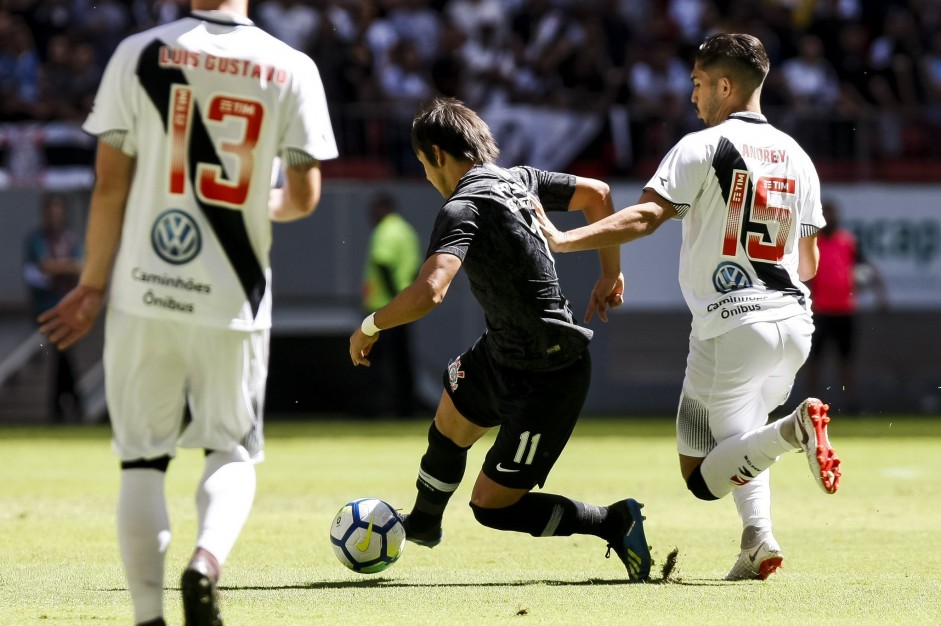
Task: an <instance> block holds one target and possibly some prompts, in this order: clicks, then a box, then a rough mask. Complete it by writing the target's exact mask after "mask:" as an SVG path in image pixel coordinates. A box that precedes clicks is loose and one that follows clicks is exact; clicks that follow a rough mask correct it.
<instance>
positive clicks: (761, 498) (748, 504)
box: [732, 470, 771, 530]
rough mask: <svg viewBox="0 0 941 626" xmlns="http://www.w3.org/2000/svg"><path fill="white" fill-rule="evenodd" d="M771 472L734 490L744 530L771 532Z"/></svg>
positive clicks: (734, 497)
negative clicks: (752, 528) (754, 529)
mask: <svg viewBox="0 0 941 626" xmlns="http://www.w3.org/2000/svg"><path fill="white" fill-rule="evenodd" d="M770 477H771V472H769V471H768V470H765V471H763V472H762V473H760V474H758V476H756V477H755V478H753V479H752V480H751V481H749V482H748V483H746V484H744V485H742V486H741V487H738V488H736V489H733V490H732V498H733V499H734V500H735V508H736V509H738V516H739V517H740V518H742V528H743V529H745V528H748V527H749V526H753V527H755V528H758V529H761V530H765V529H766V530H771V478H770Z"/></svg>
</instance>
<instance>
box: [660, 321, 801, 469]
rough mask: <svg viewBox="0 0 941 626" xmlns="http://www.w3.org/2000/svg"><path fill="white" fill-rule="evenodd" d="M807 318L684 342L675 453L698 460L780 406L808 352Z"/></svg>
mask: <svg viewBox="0 0 941 626" xmlns="http://www.w3.org/2000/svg"><path fill="white" fill-rule="evenodd" d="M813 331H814V325H813V322H812V321H811V318H810V316H809V315H808V316H804V315H802V316H796V317H791V318H789V319H786V320H782V321H778V322H756V323H754V324H748V325H746V326H739V327H738V328H735V329H733V330H731V331H729V332H727V333H724V334H722V335H719V336H718V337H714V338H712V339H705V340H700V339H696V338H695V337H690V339H689V357H688V358H687V360H686V377H685V378H684V380H683V393H682V394H681V396H680V405H679V408H678V410H677V415H676V435H677V437H676V441H677V445H676V447H677V451H678V452H679V453H680V454H682V455H684V456H693V457H704V456H706V454H708V453H709V451H710V450H712V449H713V448H714V447H715V446H716V443H717V442H719V441H724V440H725V439H728V438H729V437H733V436H735V435H740V434H742V433H745V432H748V431H750V430H754V429H755V428H758V427H759V426H762V425H764V424H766V423H767V422H768V414H769V413H770V412H771V411H773V410H774V409H775V408H776V407H777V406H779V405H781V404H783V403H784V401H785V400H787V398H788V396H789V395H790V393H791V389H792V388H793V386H794V379H795V377H796V376H797V371H798V370H799V369H800V368H801V366H802V365H803V364H804V361H805V360H806V359H807V355H808V354H809V353H810V339H811V335H812V334H813Z"/></svg>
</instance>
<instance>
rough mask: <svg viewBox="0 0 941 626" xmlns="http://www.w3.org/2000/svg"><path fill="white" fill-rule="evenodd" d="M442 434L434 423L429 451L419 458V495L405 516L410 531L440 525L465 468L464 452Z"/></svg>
mask: <svg viewBox="0 0 941 626" xmlns="http://www.w3.org/2000/svg"><path fill="white" fill-rule="evenodd" d="M468 449H469V447H468V448H462V447H461V446H459V445H457V444H455V443H454V442H453V441H451V440H450V439H448V438H447V437H445V436H444V435H442V434H441V431H439V430H438V427H437V426H435V423H434V422H432V423H431V427H430V428H429V429H428V448H427V450H425V454H424V456H422V458H421V464H420V466H419V472H418V480H417V481H416V483H415V486H416V487H417V488H418V495H417V496H416V498H415V505H414V506H413V507H412V511H411V512H410V513H409V516H408V526H409V527H410V528H411V529H412V530H417V531H421V530H425V529H431V528H435V527H436V526H440V525H441V518H442V516H443V515H444V509H445V507H447V505H448V500H450V499H451V496H452V495H453V494H454V491H455V490H456V489H457V488H458V485H460V484H461V479H462V478H463V477H464V469H465V468H466V466H467V450H468Z"/></svg>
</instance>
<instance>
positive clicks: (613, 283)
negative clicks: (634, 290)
mask: <svg viewBox="0 0 941 626" xmlns="http://www.w3.org/2000/svg"><path fill="white" fill-rule="evenodd" d="M622 304H624V274H621V273H618V275H617V277H616V278H614V279H612V278H606V277H604V276H602V277H601V278H599V279H598V282H596V283H595V288H594V289H592V290H591V298H590V299H589V302H588V310H587V311H585V323H586V324H587V323H588V322H590V321H591V318H592V317H593V316H594V314H595V313H598V317H599V318H600V319H601V321H602V322H607V321H608V307H611V308H612V309H615V308H617V307H619V306H621V305H622Z"/></svg>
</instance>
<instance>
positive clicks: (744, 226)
mask: <svg viewBox="0 0 941 626" xmlns="http://www.w3.org/2000/svg"><path fill="white" fill-rule="evenodd" d="M749 178H750V177H749V173H748V172H747V171H746V170H735V171H734V172H733V173H732V188H731V191H730V193H729V202H728V219H727V220H726V223H725V237H724V238H723V240H722V254H723V255H724V256H732V257H734V256H736V253H737V252H738V243H739V241H742V243H743V245H744V246H745V254H747V255H748V258H749V259H751V260H752V261H759V262H762V261H763V262H766V263H777V262H779V261H781V259H783V258H784V247H785V245H786V244H787V239H788V235H789V234H790V232H791V227H792V225H793V222H794V208H793V205H794V203H795V202H796V200H797V181H795V180H794V179H793V178H778V177H773V176H762V177H761V178H759V179H758V180H757V181H756V182H755V192H754V194H753V195H752V206H751V210H750V211H748V212H747V213H746V211H745V204H746V201H747V199H748V183H749ZM769 194H773V195H774V197H776V198H779V200H778V201H779V202H782V203H784V204H785V206H780V205H777V204H771V198H769ZM788 205H790V206H788ZM743 231H744V233H745V238H744V239H742V232H743Z"/></svg>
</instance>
